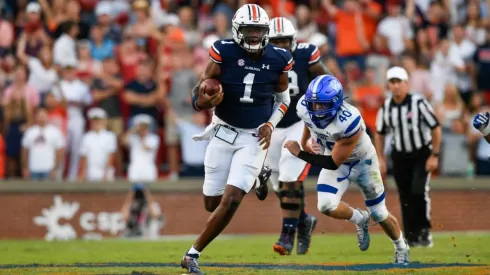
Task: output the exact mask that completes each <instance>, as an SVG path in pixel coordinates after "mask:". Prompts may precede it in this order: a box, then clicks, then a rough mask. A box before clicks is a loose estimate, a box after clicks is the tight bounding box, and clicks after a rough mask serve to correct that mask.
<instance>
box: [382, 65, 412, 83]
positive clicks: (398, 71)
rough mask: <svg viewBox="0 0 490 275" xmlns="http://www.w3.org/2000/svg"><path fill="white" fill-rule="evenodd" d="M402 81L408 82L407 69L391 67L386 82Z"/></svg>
mask: <svg viewBox="0 0 490 275" xmlns="http://www.w3.org/2000/svg"><path fill="white" fill-rule="evenodd" d="M394 78H396V79H400V80H408V73H407V71H406V70H405V69H403V68H402V67H397V66H395V67H391V68H390V69H389V70H388V71H387V72H386V80H390V79H394Z"/></svg>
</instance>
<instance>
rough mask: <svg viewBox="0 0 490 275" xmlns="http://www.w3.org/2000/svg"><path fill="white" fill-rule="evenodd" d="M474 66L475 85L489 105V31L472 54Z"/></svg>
mask: <svg viewBox="0 0 490 275" xmlns="http://www.w3.org/2000/svg"><path fill="white" fill-rule="evenodd" d="M473 62H474V63H475V68H474V69H473V75H474V79H476V86H477V88H478V90H479V91H480V92H483V99H484V101H485V102H486V104H489V105H490V77H488V76H489V75H490V32H488V33H487V41H486V42H485V44H483V45H481V46H479V47H478V48H477V49H476V51H475V54H474V55H473Z"/></svg>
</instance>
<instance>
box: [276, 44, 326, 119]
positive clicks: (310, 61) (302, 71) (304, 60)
mask: <svg viewBox="0 0 490 275" xmlns="http://www.w3.org/2000/svg"><path fill="white" fill-rule="evenodd" d="M293 58H294V61H293V62H294V63H293V64H294V65H293V69H292V70H291V71H289V72H288V75H289V95H290V96H291V104H289V109H288V111H287V112H286V115H285V116H284V117H283V118H282V120H281V121H280V122H279V124H277V128H287V127H289V126H291V125H293V124H295V123H296V122H298V121H300V120H301V119H300V118H299V117H298V115H297V114H296V105H297V104H298V100H299V99H300V98H301V97H302V96H303V95H304V94H305V93H306V90H307V89H308V85H309V84H310V81H311V80H312V79H311V77H310V66H313V65H314V64H316V63H318V62H319V61H320V51H319V50H318V48H317V47H316V46H315V45H312V44H308V43H300V44H298V46H297V47H296V50H295V51H294V53H293Z"/></svg>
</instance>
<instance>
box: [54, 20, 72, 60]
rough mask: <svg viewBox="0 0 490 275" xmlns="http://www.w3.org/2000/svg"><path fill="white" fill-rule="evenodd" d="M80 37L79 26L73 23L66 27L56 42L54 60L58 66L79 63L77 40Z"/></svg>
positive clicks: (70, 22) (67, 24)
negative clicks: (65, 63)
mask: <svg viewBox="0 0 490 275" xmlns="http://www.w3.org/2000/svg"><path fill="white" fill-rule="evenodd" d="M77 35H78V26H77V25H76V23H75V22H73V21H68V22H66V24H65V25H64V30H63V34H62V35H61V36H60V37H59V38H58V39H57V40H56V41H55V42H54V47H53V60H54V63H55V64H57V65H61V64H63V63H64V62H71V63H76V62H78V58H77V50H76V47H77V45H76V42H75V38H76V37H77Z"/></svg>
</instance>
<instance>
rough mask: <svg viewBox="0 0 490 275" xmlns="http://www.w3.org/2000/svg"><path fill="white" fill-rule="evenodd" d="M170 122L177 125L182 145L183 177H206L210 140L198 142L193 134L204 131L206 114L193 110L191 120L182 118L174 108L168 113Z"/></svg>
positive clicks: (181, 174)
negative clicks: (205, 157) (207, 149)
mask: <svg viewBox="0 0 490 275" xmlns="http://www.w3.org/2000/svg"><path fill="white" fill-rule="evenodd" d="M167 116H169V119H170V123H172V124H174V126H173V127H177V130H178V135H179V137H180V141H181V147H182V162H183V167H182V171H181V173H180V176H181V177H204V156H205V155H206V147H207V145H208V142H205V141H199V142H196V141H194V140H193V139H192V136H194V135H197V134H199V133H202V132H203V131H204V130H205V128H206V126H207V123H206V120H207V119H206V114H205V113H202V112H193V114H192V117H191V120H190V121H189V120H184V119H181V118H180V117H179V116H176V115H175V113H174V112H173V109H171V110H169V112H168V113H167Z"/></svg>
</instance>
